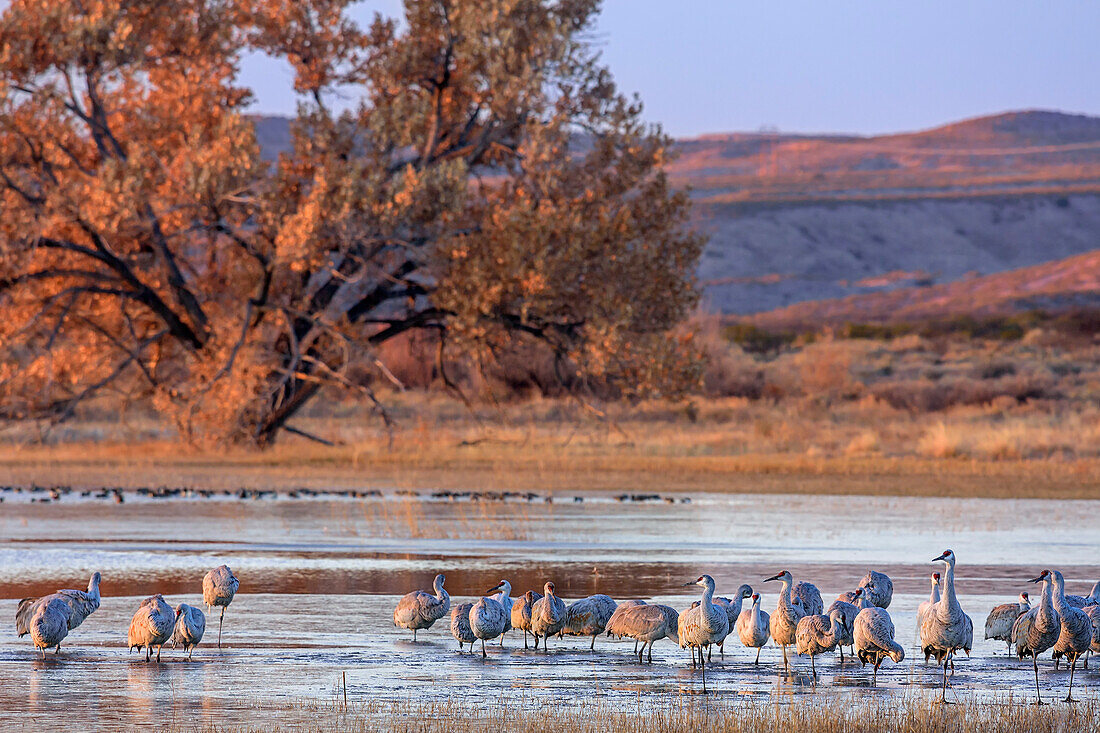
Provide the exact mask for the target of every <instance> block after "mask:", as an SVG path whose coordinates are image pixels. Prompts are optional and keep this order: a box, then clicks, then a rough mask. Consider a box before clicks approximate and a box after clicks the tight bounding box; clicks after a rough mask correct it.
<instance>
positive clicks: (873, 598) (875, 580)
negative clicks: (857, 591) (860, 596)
mask: <svg viewBox="0 0 1100 733" xmlns="http://www.w3.org/2000/svg"><path fill="white" fill-rule="evenodd" d="M859 587H860V588H863V589H864V595H866V596H867V599H868V600H869V601H870V602H871V605H874V606H878V607H879V608H889V607H890V601H891V600H892V599H893V597H894V581H892V580H890V576H889V575H887V574H886V573H880V572H879V571H877V570H868V571H867V574H866V575H864V576H863V578H862V579H861V580H860V581H859Z"/></svg>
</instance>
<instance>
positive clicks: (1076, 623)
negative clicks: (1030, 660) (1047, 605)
mask: <svg viewBox="0 0 1100 733" xmlns="http://www.w3.org/2000/svg"><path fill="white" fill-rule="evenodd" d="M1052 574H1053V575H1054V594H1053V598H1052V600H1053V602H1054V607H1055V608H1056V609H1057V610H1058V615H1059V616H1060V617H1061V621H1062V623H1061V629H1060V630H1059V632H1058V640H1057V641H1056V642H1054V647H1053V657H1054V668H1055V669H1057V668H1058V660H1059V659H1060V658H1061V657H1063V656H1065V657H1068V658H1069V662H1070V667H1069V692H1067V693H1066V702H1073V673H1074V672H1076V671H1077V660H1078V659H1080V658H1081V656H1082V655H1084V654H1087V653H1088V650H1089V647H1090V646H1092V619H1090V618H1089V617H1088V614H1086V613H1085V612H1084V611H1082V610H1081V609H1079V608H1074V607H1073V606H1071V605H1069V604H1068V603H1066V591H1065V587H1066V586H1065V580H1064V579H1063V578H1062V574H1061V573H1060V572H1058V571H1057V570H1055V571H1054V572H1053V573H1052Z"/></svg>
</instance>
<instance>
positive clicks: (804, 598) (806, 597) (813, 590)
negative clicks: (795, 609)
mask: <svg viewBox="0 0 1100 733" xmlns="http://www.w3.org/2000/svg"><path fill="white" fill-rule="evenodd" d="M791 595H792V596H793V597H795V598H797V599H798V600H799V601H801V602H802V610H803V611H805V613H806V615H807V616H813V615H820V614H821V612H822V611H824V610H825V601H823V600H821V591H819V590H818V589H817V586H816V585H814V584H813V583H808V582H806V581H805V580H803V581H799V582H798V583H796V584H795V586H794V588H793V589H792V590H791Z"/></svg>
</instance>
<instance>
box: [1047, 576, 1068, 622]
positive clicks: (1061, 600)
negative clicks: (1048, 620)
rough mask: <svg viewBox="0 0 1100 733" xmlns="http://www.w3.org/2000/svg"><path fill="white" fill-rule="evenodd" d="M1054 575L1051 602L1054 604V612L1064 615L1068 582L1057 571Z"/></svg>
mask: <svg viewBox="0 0 1100 733" xmlns="http://www.w3.org/2000/svg"><path fill="white" fill-rule="evenodd" d="M1053 575H1054V583H1053V586H1054V588H1053V589H1052V594H1051V600H1052V601H1053V603H1054V610H1056V611H1058V613H1064V612H1065V609H1066V581H1065V579H1064V578H1063V577H1062V574H1061V573H1059V572H1057V571H1055V572H1054V573H1053Z"/></svg>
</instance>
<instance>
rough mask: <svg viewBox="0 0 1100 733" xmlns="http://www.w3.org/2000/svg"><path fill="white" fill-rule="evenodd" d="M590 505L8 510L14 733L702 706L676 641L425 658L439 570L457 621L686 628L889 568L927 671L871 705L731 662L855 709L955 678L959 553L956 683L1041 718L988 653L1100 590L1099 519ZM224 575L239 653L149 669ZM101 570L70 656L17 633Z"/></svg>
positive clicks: (519, 641) (954, 506) (699, 503)
mask: <svg viewBox="0 0 1100 733" xmlns="http://www.w3.org/2000/svg"><path fill="white" fill-rule="evenodd" d="M575 496H578V497H580V498H581V499H582V500H581V501H575V500H574V498H573V497H574V495H568V496H563V495H560V494H559V495H557V496H556V497H555V500H554V501H553V502H552V503H547V502H546V501H544V500H542V499H537V500H528V499H524V498H510V499H508V500H503V501H471V500H469V499H459V500H452V499H450V498H436V499H433V498H431V497H430V496H428V495H426V494H424V495H421V496H415V497H414V496H408V495H397V494H395V493H390V492H383V495H382V496H369V497H357V498H351V497H307V498H302V497H300V498H298V499H290V498H287V497H286V496H285V495H280V496H278V497H267V498H261V499H245V500H242V499H237V498H235V497H233V496H224V495H219V496H215V497H211V498H202V497H197V496H196V497H193V498H183V497H175V498H169V499H155V498H151V497H142V496H137V495H132V494H127V495H126V500H125V502H124V503H123V504H117V505H116V504H114V503H107V502H103V501H96V500H93V499H90V498H81V497H79V495H74V496H66V497H62V498H61V499H60V500H59V501H53V502H50V503H48V504H42V503H38V502H34V503H31V501H30V498H31V497H30V496H28V495H26V494H20V495H15V494H13V493H11V492H9V493H8V494H7V495H6V501H5V502H4V503H3V504H2V505H0V599H3V600H0V623H2V624H3V628H4V629H5V631H4V632H3V633H2V634H0V682H3V683H4V684H2V685H0V690H2V692H0V695H2V696H3V698H4V699H3V704H0V728H2V729H11V728H13V727H18V726H28V728H31V729H33V728H36V727H44V726H45V725H47V724H49V723H51V722H56V721H58V720H62V719H71V718H72V717H73V716H79V717H80V718H81V719H82V720H83V721H84V722H85V723H86V724H87V725H88V727H91V728H111V727H118V726H122V725H126V726H129V725H144V724H157V725H168V724H171V725H174V726H176V727H183V728H189V727H200V726H202V725H205V724H211V723H218V724H233V725H246V724H255V725H264V724H270V723H272V722H276V721H279V722H283V723H294V722H295V717H294V715H290V717H287V712H286V711H288V710H294V709H295V707H296V706H297V705H298V704H299V703H301V702H302V701H306V702H315V703H317V704H326V703H328V702H330V701H331V700H333V699H334V697H335V696H336V694H337V690H338V689H339V685H340V684H341V679H342V675H343V674H344V673H346V675H347V688H348V689H347V692H348V697H349V700H352V701H355V700H368V699H369V700H391V699H392V700H409V699H411V700H419V699H424V700H433V699H448V700H454V699H459V700H463V701H468V702H469V704H471V705H477V704H479V703H484V702H488V701H497V700H499V699H501V696H502V694H503V695H508V696H510V697H515V698H517V699H521V700H530V701H532V702H536V703H537V702H545V701H553V702H555V703H560V704H573V703H574V702H575V701H577V700H581V699H592V698H594V697H595V698H598V699H601V700H603V701H606V702H607V703H608V704H611V705H615V706H620V705H621V706H624V707H627V706H635V707H636V706H637V705H638V703H639V700H643V701H644V700H646V699H662V700H666V701H667V700H668V699H669V697H670V696H675V695H681V694H683V695H695V694H696V693H698V692H699V690H700V684H699V677H698V672H694V673H693V672H692V671H691V670H690V669H689V668H688V664H687V654H686V653H685V652H681V651H680V650H679V649H677V648H676V647H674V646H673V645H672V644H671V643H670V642H667V641H664V642H658V643H657V644H656V646H655V648H654V656H653V664H652V665H650V664H638V662H637V660H636V659H635V658H633V657H632V656H631V653H630V651H631V648H632V647H633V644H632V642H629V641H623V642H616V641H614V640H611V639H607V638H605V637H601V638H600V639H599V640H598V641H597V642H596V651H595V652H594V653H593V652H591V651H589V649H588V644H589V641H588V639H570V638H566V639H565V640H561V641H559V640H557V639H554V640H552V641H551V642H550V652H549V653H548V654H547V653H544V652H542V651H539V652H534V651H530V650H529V651H524V650H523V638H522V635H518V636H517V635H516V634H515V633H513V634H511V635H509V637H508V638H507V640H506V641H505V647H504V649H503V650H501V649H500V648H499V647H498V646H496V644H495V643H494V644H492V645H491V646H490V647H489V657H488V659H485V660H483V659H482V658H481V656H480V653H478V654H475V655H470V654H468V653H465V654H459V653H458V651H457V644H456V642H455V641H454V640H453V639H452V638H451V636H450V634H449V629H448V627H447V625H446V621H440V622H439V623H437V624H436V626H435V627H433V628H432V629H430V630H428V631H422V632H420V633H419V634H418V639H419V641H418V643H416V644H413V643H412V642H411V641H410V634H409V632H406V631H402V630H398V629H395V628H394V627H393V625H392V620H391V614H392V609H393V605H394V604H395V602H396V600H397V598H398V597H399V595H400V594H401V593H404V592H406V591H408V590H411V589H413V588H428V587H430V585H431V578H432V576H433V575H434V574H435V573H436V572H445V573H446V574H447V577H448V581H447V587H448V590H449V591H450V592H451V594H452V598H453V600H454V602H456V603H457V602H460V601H461V600H465V599H468V598H471V597H476V596H477V595H479V594H480V593H481V592H483V591H485V590H486V589H487V588H489V587H490V586H492V585H494V584H495V583H496V582H497V581H498V580H500V579H501V578H507V579H509V580H510V581H511V583H512V585H513V588H514V595H519V594H520V593H522V592H523V590H526V589H527V588H528V587H541V585H542V583H543V582H544V581H545V580H553V581H554V582H555V583H556V584H557V586H558V589H559V593H560V594H561V595H562V596H563V597H565V598H566V599H567V600H569V599H575V598H577V597H580V596H583V595H587V594H589V593H595V592H602V593H608V594H610V595H612V596H613V597H615V598H617V599H626V598H647V599H650V600H654V601H657V602H665V603H669V604H670V605H673V606H674V607H677V608H681V609H682V608H686V607H688V605H690V603H691V601H692V600H693V599H694V598H696V597H697V596H698V594H697V593H693V592H689V589H684V588H681V587H679V586H681V585H682V584H683V583H684V582H686V581H688V580H693V579H694V578H695V577H696V576H698V575H699V574H700V573H703V572H707V573H710V574H712V575H713V576H714V577H715V578H716V580H717V582H718V590H719V593H723V592H725V593H730V592H732V591H733V589H734V588H736V586H737V585H739V584H740V583H742V582H747V583H749V584H751V585H753V586H754V588H757V589H758V590H760V591H761V592H762V593H763V595H764V607H765V609H767V610H771V609H772V608H774V605H775V600H776V593H777V592H778V584H776V583H766V584H765V583H761V582H760V581H761V580H762V579H763V578H764V577H766V576H769V575H772V574H774V573H776V572H779V571H780V570H782V569H788V570H790V571H791V572H792V573H794V575H795V576H796V579H808V580H811V581H812V582H814V583H816V584H817V585H818V586H819V587H820V588H821V591H822V595H823V597H824V598H825V602H826V604H828V603H829V602H831V600H832V599H833V598H835V596H836V595H837V594H838V593H839V592H841V591H844V590H848V589H850V588H852V587H854V586H855V584H856V583H857V581H858V579H859V577H860V576H861V575H862V574H863V572H864V571H865V570H866V569H867V568H869V567H875V568H878V569H883V570H886V571H887V572H889V573H890V574H891V576H892V577H893V578H894V581H895V595H894V601H893V604H892V605H891V607H890V613H891V616H892V617H893V619H894V622H895V625H896V627H897V633H898V640H899V642H901V643H902V644H903V645H904V646H905V647H906V654H907V659H906V660H905V662H903V663H902V664H900V665H897V666H894V665H892V663H891V662H889V661H887V662H886V663H885V664H884V666H883V669H882V670H881V673H880V676H879V686H878V688H877V689H874V690H872V689H871V688H870V687H869V683H870V670H869V669H861V668H860V666H859V664H858V662H852V661H846V662H845V663H844V664H843V665H841V664H840V663H839V661H838V660H837V659H836V658H835V657H834V655H832V654H830V655H827V656H826V657H825V658H822V659H819V660H818V661H819V664H818V665H817V666H818V672H819V677H818V680H817V687H816V691H815V688H814V686H813V684H812V680H811V679H810V677H809V660H808V659H803V658H795V659H794V662H793V668H792V670H793V671H792V673H791V674H784V673H783V672H782V657H781V653H780V651H779V650H778V649H777V648H774V647H767V648H765V650H764V653H763V654H762V655H761V664H760V666H759V667H756V666H754V665H753V664H752V659H753V657H754V656H755V653H750V652H749V651H748V650H745V649H743V648H741V647H740V644H739V643H738V642H737V641H736V640H735V639H731V640H730V643H729V644H728V646H727V654H726V656H725V659H724V660H722V659H720V657H719V656H718V655H717V653H716V655H715V658H714V666H713V668H710V669H708V687H711V688H712V689H713V691H714V692H715V694H718V695H724V696H730V695H753V696H757V697H763V696H768V697H772V696H778V697H779V698H780V699H784V700H787V699H789V700H797V699H801V698H803V697H804V696H813V695H815V694H822V693H826V694H828V691H830V690H833V691H835V690H837V689H840V690H843V691H845V692H846V693H847V694H850V695H851V699H852V700H853V703H855V702H857V701H858V700H859V699H861V697H862V696H865V695H874V696H889V695H904V694H910V693H913V692H920V691H922V690H924V689H925V688H930V687H933V686H935V685H936V684H938V682H939V675H938V669H937V668H935V667H934V666H925V665H924V664H923V658H920V659H914V657H916V656H917V655H918V652H917V650H916V649H915V643H914V642H915V624H914V620H913V617H914V612H915V609H916V606H917V604H918V603H919V602H920V601H921V600H923V599H924V598H926V597H927V587H928V586H927V580H926V578H927V573H928V572H929V571H930V570H931V564H930V563H929V562H928V561H929V560H930V559H931V558H932V557H934V556H935V555H938V554H939V553H940V552H941V551H942V550H943V549H945V548H947V547H951V548H952V549H953V550H955V552H956V554H957V555H958V557H959V567H958V589H959V592H960V600H961V602H962V605H963V608H964V610H966V611H967V612H968V613H970V615H971V616H972V617H973V619H974V625H975V637H976V638H975V649H974V654H973V658H972V659H969V660H968V659H965V658H963V659H960V660H959V661H958V663H957V674H956V675H955V677H954V678H953V680H952V685H953V688H954V689H955V694H957V695H959V696H960V697H974V696H976V697H979V698H993V697H997V698H1000V697H1003V696H1005V695H1013V696H1015V697H1017V698H1026V697H1027V696H1028V695H1029V694H1033V691H1032V687H1031V686H1032V685H1033V678H1032V672H1031V666H1030V665H1029V664H1027V663H1021V662H1018V661H1015V660H1011V659H1009V658H1008V657H1007V656H1006V650H1005V645H1004V644H1003V643H1001V642H994V641H988V642H987V641H983V640H981V636H982V631H981V630H982V627H983V624H984V620H985V615H986V613H987V612H988V610H989V609H990V608H991V607H992V606H993V605H995V604H996V603H1003V602H1006V601H1008V600H1010V599H1011V598H1013V597H1014V596H1015V595H1016V594H1017V593H1019V591H1020V590H1029V591H1034V590H1037V588H1035V587H1034V586H1031V585H1030V584H1028V583H1026V582H1024V579H1025V578H1028V577H1034V575H1035V574H1037V572H1038V570H1039V569H1041V568H1042V567H1048V566H1049V567H1056V568H1059V569H1061V570H1062V571H1063V572H1064V573H1065V574H1066V576H1067V586H1068V587H1067V591H1068V592H1075V593H1085V592H1087V591H1088V588H1089V587H1090V586H1091V584H1092V582H1093V581H1095V580H1096V579H1097V578H1098V577H1100V552H1098V550H1100V502H1087V501H1028V500H978V499H928V498H923V499H922V498H891V497H843V496H830V497H807V496H782V495H768V496H761V495H755V496H747V495H706V494H692V495H688V496H687V497H686V498H690V501H689V502H681V501H679V500H677V501H675V502H673V503H667V502H665V501H663V500H657V501H645V502H634V501H630V500H626V501H618V500H617V499H616V498H615V497H613V496H607V495H585V494H579V493H578V494H576V495H575ZM679 498H684V497H679V495H678V499H679ZM223 562H225V563H228V564H229V565H230V566H232V567H233V569H234V571H235V572H236V573H237V575H238V576H239V577H240V578H241V589H240V593H239V595H238V597H237V599H236V600H235V601H234V603H233V605H232V606H231V607H230V609H229V611H228V612H227V613H226V622H225V633H224V642H225V645H226V648H224V649H222V650H220V651H219V650H218V649H216V647H215V639H216V635H217V618H216V617H215V616H208V626H207V632H206V638H205V639H204V641H203V643H202V645H200V646H199V648H198V649H197V650H196V651H195V654H194V660H193V661H190V662H188V661H187V660H186V657H185V656H184V655H183V654H182V652H181V651H178V650H177V651H173V650H171V649H170V648H167V649H165V651H164V655H163V656H162V661H161V663H160V664H156V663H155V662H154V663H149V664H147V663H146V662H144V658H143V656H141V655H138V654H136V653H135V654H132V655H131V654H128V653H127V650H126V647H125V645H126V629H127V627H128V624H129V618H130V616H131V615H132V613H133V611H134V609H136V607H137V605H138V603H139V602H140V600H141V598H142V597H144V596H146V595H149V594H151V593H154V592H161V593H164V594H165V596H166V598H167V600H168V601H169V603H172V604H173V605H174V604H175V603H178V602H187V603H192V604H200V603H201V598H200V591H201V578H202V575H203V573H205V572H206V570H208V569H210V568H212V567H214V566H216V565H218V564H221V563H223ZM94 570H99V571H100V572H102V573H103V585H102V591H103V594H104V600H103V605H102V607H101V608H100V610H99V611H98V612H97V613H95V614H94V615H93V616H91V617H90V618H89V619H88V620H87V621H86V622H85V623H84V624H83V625H82V626H81V627H80V628H78V629H76V630H75V631H73V632H72V634H71V635H70V636H69V638H68V639H66V641H65V643H63V645H62V653H61V655H60V656H58V657H54V656H53V655H52V654H51V655H50V656H49V657H48V658H47V659H46V660H45V661H41V660H36V659H35V658H34V653H33V649H32V646H31V644H30V642H29V640H28V638H26V637H24V638H23V639H17V638H16V637H15V634H14V630H13V623H12V620H13V616H14V609H15V605H16V602H17V599H18V598H20V597H22V596H24V595H38V594H41V593H45V592H49V591H52V590H54V589H56V588H58V587H82V586H83V585H84V584H85V583H86V582H87V576H88V575H89V574H90V573H91V572H93V571H94ZM690 590H691V591H694V590H695V589H694V588H693V589H690ZM1098 677H1100V673H1098V672H1097V671H1096V670H1095V669H1091V670H1089V671H1087V672H1084V673H1081V674H1078V676H1077V678H1076V682H1077V684H1080V685H1081V688H1080V692H1081V694H1082V695H1084V694H1094V693H1093V690H1095V689H1096V688H1097V683H1098V682H1100V679H1098ZM1067 679H1068V675H1067V674H1066V673H1064V672H1062V671H1059V672H1057V673H1055V672H1054V671H1053V669H1052V667H1051V663H1050V662H1049V661H1046V662H1042V663H1041V683H1042V685H1043V686H1044V694H1045V695H1048V696H1050V695H1054V694H1056V693H1057V694H1058V696H1059V697H1061V696H1064V694H1065V692H1064V690H1065V684H1066V681H1067ZM341 694H342V693H341ZM929 694H931V693H929ZM279 711H282V712H279ZM298 712H299V713H300V714H301V715H302V720H303V721H308V714H306V713H304V712H302V711H300V710H299V711H298Z"/></svg>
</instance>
